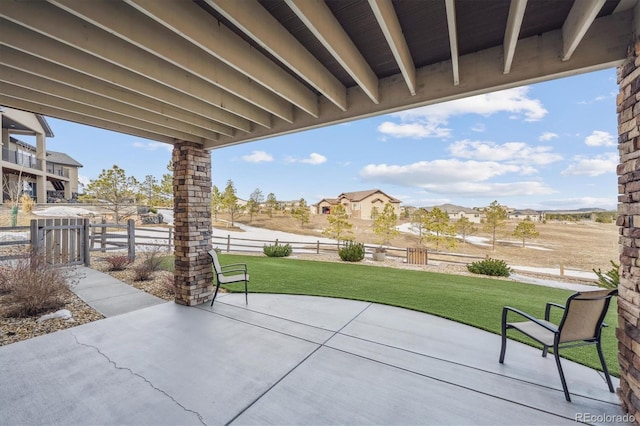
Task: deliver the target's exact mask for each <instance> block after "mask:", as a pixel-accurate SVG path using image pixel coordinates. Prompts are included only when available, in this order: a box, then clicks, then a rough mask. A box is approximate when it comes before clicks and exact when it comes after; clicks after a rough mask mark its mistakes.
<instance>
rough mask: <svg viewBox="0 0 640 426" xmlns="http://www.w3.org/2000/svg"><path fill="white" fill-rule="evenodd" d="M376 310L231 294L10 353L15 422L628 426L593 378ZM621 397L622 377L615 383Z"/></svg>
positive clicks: (527, 350)
mask: <svg viewBox="0 0 640 426" xmlns="http://www.w3.org/2000/svg"><path fill="white" fill-rule="evenodd" d="M499 348H500V337H499V336H497V335H494V334H491V333H488V332H484V331H481V330H478V329H475V328H472V327H469V326H465V325H462V324H459V323H455V322H451V321H448V320H445V319H442V318H438V317H434V316H431V315H426V314H423V313H419V312H414V311H409V310H405V309H400V308H394V307H390V306H384V305H377V304H372V303H368V302H360V301H350V300H342V299H329V298H320V297H309V296H289V295H271V294H252V295H251V299H250V305H249V306H248V307H247V306H245V304H244V296H243V295H242V294H224V295H222V296H221V297H220V298H219V300H217V301H216V303H215V306H214V307H213V308H211V307H209V306H208V304H206V305H199V306H198V307H197V308H188V307H185V306H181V305H178V304H175V303H164V304H161V305H157V306H153V307H149V308H145V309H142V310H138V311H134V312H131V313H128V314H123V315H118V316H114V317H111V318H108V319H105V320H101V321H98V322H94V323H90V324H86V325H83V326H79V327H75V328H71V329H67V330H64V331H62V332H58V333H55V334H51V335H46V336H41V337H38V338H34V339H31V340H27V341H23V342H19V343H15V344H12V345H8V346H4V347H0V377H2V386H0V400H1V401H3V403H2V404H1V407H0V416H1V417H2V423H4V424H24V425H28V424H67V425H75V424H101V425H127V424H158V425H160V424H181V425H188V424H194V425H197V424H200V425H201V424H452V425H462V424H486V425H501V424H505V425H506V424H509V425H512V424H530V425H534V424H541V425H559V424H575V422H576V421H579V422H584V423H588V424H624V423H625V420H627V419H628V417H625V416H624V411H623V410H622V408H621V407H620V404H619V401H618V397H617V396H616V395H615V394H612V393H609V391H608V390H607V386H606V384H605V381H604V379H603V378H602V377H601V375H600V374H599V373H597V372H596V371H595V370H592V369H590V368H586V367H584V366H581V365H578V364H575V363H572V362H569V361H564V362H563V364H564V368H565V373H566V376H567V380H568V385H569V390H570V391H571V393H572V400H573V402H572V403H568V402H566V401H565V400H564V397H563V394H562V387H561V386H560V381H559V378H558V374H557V371H556V368H555V363H554V361H553V357H548V358H542V357H541V356H540V351H539V350H537V349H534V348H531V347H529V346H526V345H523V344H520V343H517V342H510V343H509V349H508V352H507V358H506V362H505V364H503V365H501V364H499V363H498V361H497V359H498V352H499ZM614 385H615V386H618V381H617V379H616V380H615V382H614Z"/></svg>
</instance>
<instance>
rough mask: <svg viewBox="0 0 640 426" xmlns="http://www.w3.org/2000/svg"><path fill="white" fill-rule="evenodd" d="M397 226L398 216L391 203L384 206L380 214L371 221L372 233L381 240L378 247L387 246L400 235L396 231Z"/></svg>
mask: <svg viewBox="0 0 640 426" xmlns="http://www.w3.org/2000/svg"><path fill="white" fill-rule="evenodd" d="M397 225H398V215H397V214H396V210H395V208H394V207H393V205H392V204H391V203H387V204H385V205H384V209H382V213H380V214H378V215H377V216H376V218H375V219H374V221H373V232H374V233H375V234H376V235H377V236H379V237H380V238H381V240H380V245H381V246H383V245H389V243H390V242H391V238H393V237H395V236H396V235H398V234H399V233H400V231H398V230H397V229H396V226H397Z"/></svg>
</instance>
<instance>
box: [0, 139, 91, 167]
mask: <svg viewBox="0 0 640 426" xmlns="http://www.w3.org/2000/svg"><path fill="white" fill-rule="evenodd" d="M10 140H11V142H13V143H15V144H16V145H19V146H21V147H22V148H24V149H27V150H29V151H31V152H36V148H35V147H34V146H33V145H31V144H28V143H26V142H23V141H21V140H19V139H16V138H14V137H11V138H10ZM47 161H51V162H52V163H56V164H63V165H65V166H72V167H82V164H81V163H79V162H77V161H76V160H74V159H73V158H71V157H70V156H69V155H68V154H65V153H63V152H57V151H47Z"/></svg>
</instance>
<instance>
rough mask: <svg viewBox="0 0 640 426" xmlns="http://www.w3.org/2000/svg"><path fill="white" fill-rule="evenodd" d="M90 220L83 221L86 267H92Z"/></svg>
mask: <svg viewBox="0 0 640 426" xmlns="http://www.w3.org/2000/svg"><path fill="white" fill-rule="evenodd" d="M89 222H90V221H89V219H87V218H85V219H83V220H82V243H81V244H82V248H81V250H82V256H83V257H84V266H89V265H91V247H89V233H90V232H91V226H90V224H89Z"/></svg>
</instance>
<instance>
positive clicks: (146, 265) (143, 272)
mask: <svg viewBox="0 0 640 426" xmlns="http://www.w3.org/2000/svg"><path fill="white" fill-rule="evenodd" d="M162 261H163V256H161V255H160V251H159V250H152V251H150V252H148V253H147V254H146V258H145V259H144V261H142V263H140V264H138V265H136V266H134V267H133V280H134V281H147V280H149V279H151V276H152V275H153V273H154V272H155V271H159V270H160V269H161V266H162Z"/></svg>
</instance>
